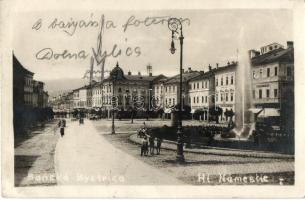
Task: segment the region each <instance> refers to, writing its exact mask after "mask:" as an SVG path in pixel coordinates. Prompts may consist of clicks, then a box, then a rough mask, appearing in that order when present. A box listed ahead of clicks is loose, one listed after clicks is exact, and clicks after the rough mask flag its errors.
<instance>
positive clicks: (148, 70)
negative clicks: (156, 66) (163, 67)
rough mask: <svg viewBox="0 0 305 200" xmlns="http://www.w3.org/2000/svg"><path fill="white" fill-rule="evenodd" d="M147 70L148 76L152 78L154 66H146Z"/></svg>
mask: <svg viewBox="0 0 305 200" xmlns="http://www.w3.org/2000/svg"><path fill="white" fill-rule="evenodd" d="M146 70H147V74H148V75H149V76H150V74H151V73H152V66H151V65H150V64H148V65H147V66H146Z"/></svg>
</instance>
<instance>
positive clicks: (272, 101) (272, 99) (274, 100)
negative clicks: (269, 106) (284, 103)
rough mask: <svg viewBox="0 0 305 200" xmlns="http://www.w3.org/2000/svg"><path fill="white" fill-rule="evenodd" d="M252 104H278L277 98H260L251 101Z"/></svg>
mask: <svg viewBox="0 0 305 200" xmlns="http://www.w3.org/2000/svg"><path fill="white" fill-rule="evenodd" d="M253 103H255V104H262V103H279V98H261V99H253Z"/></svg>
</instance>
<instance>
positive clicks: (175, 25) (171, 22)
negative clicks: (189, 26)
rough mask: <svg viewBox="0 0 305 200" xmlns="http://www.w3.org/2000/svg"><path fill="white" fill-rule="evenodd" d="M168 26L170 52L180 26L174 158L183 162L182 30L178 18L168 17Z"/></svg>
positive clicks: (172, 51) (173, 47)
mask: <svg viewBox="0 0 305 200" xmlns="http://www.w3.org/2000/svg"><path fill="white" fill-rule="evenodd" d="M168 28H169V30H171V31H172V42H171V48H170V52H171V53H172V54H174V53H175V51H176V48H175V43H174V35H175V33H177V34H179V33H178V29H179V28H180V36H179V40H180V88H179V92H180V93H179V103H180V107H179V111H178V120H179V121H178V127H177V155H176V160H177V161H178V162H184V155H183V131H182V117H181V115H182V110H183V104H182V73H183V68H182V61H183V60H182V59H183V39H184V37H183V32H182V23H181V21H180V20H179V19H177V18H169V19H168Z"/></svg>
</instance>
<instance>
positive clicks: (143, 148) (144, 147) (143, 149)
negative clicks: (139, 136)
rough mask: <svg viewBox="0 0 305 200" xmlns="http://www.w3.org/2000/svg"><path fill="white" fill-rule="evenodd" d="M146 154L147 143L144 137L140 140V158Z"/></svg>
mask: <svg viewBox="0 0 305 200" xmlns="http://www.w3.org/2000/svg"><path fill="white" fill-rule="evenodd" d="M147 153H148V141H147V136H146V135H145V136H144V138H143V140H142V145H141V156H143V155H144V156H147Z"/></svg>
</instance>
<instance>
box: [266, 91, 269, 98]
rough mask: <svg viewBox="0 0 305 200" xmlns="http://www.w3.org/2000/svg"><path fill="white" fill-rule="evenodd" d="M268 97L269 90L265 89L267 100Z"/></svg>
mask: <svg viewBox="0 0 305 200" xmlns="http://www.w3.org/2000/svg"><path fill="white" fill-rule="evenodd" d="M269 96H270V90H269V89H267V90H266V97H267V98H269Z"/></svg>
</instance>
